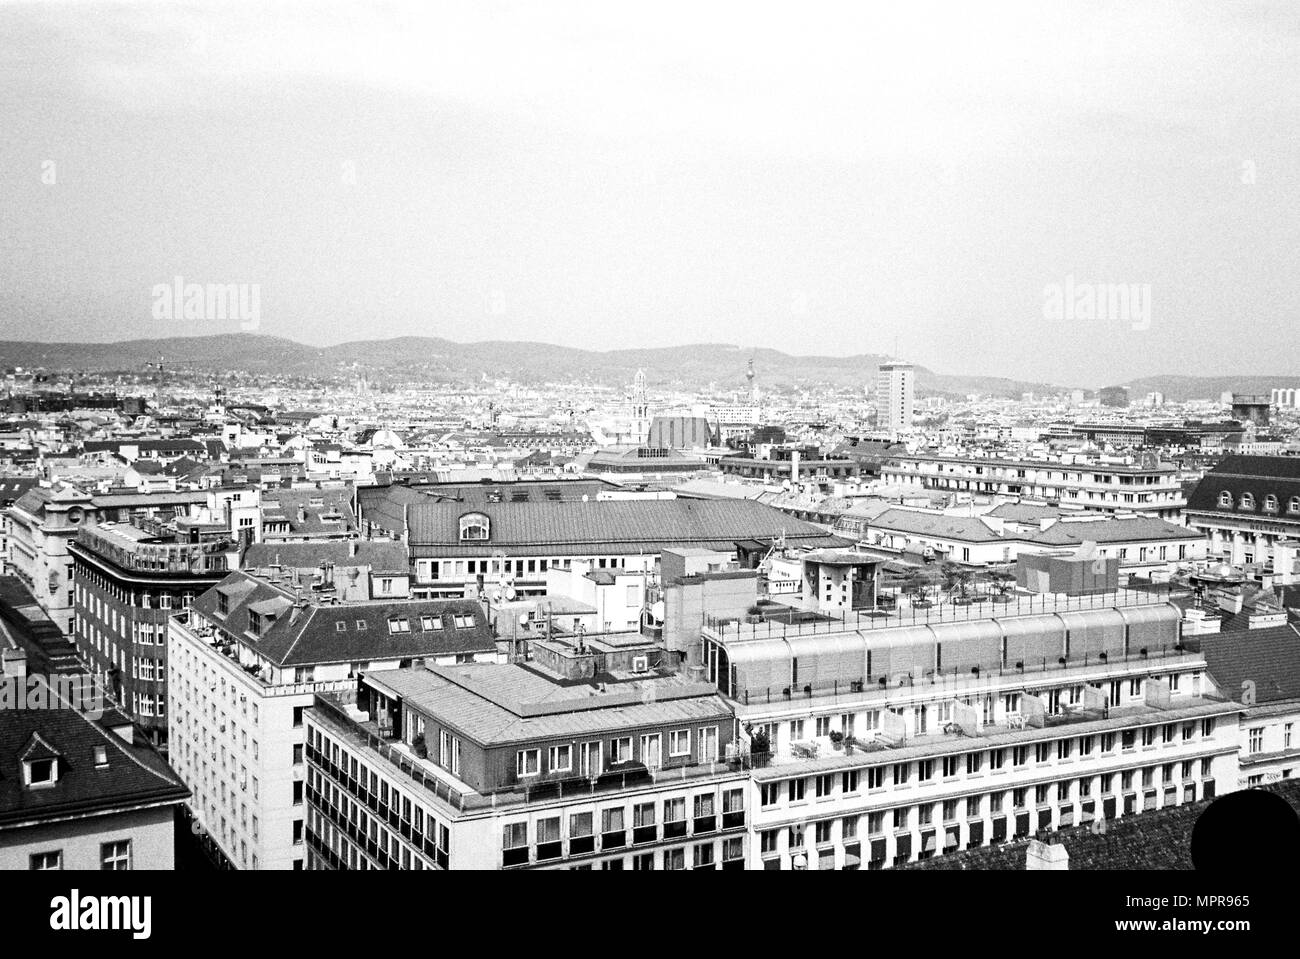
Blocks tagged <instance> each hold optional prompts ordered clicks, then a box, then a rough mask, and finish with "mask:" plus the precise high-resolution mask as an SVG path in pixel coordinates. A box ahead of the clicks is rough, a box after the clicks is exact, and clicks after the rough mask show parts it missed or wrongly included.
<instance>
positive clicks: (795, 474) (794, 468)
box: [790, 450, 799, 487]
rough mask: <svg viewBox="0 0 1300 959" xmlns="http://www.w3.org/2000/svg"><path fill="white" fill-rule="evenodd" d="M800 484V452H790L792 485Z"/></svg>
mask: <svg viewBox="0 0 1300 959" xmlns="http://www.w3.org/2000/svg"><path fill="white" fill-rule="evenodd" d="M798 483H799V451H798V450H791V451H790V485H791V486H792V487H793V486H796V485H798Z"/></svg>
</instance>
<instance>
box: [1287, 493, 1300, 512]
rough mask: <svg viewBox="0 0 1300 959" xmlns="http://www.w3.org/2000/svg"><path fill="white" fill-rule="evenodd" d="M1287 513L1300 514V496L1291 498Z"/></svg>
mask: <svg viewBox="0 0 1300 959" xmlns="http://www.w3.org/2000/svg"><path fill="white" fill-rule="evenodd" d="M1286 511H1287V512H1288V513H1300V496H1292V497H1291V502H1289V503H1287V506H1286Z"/></svg>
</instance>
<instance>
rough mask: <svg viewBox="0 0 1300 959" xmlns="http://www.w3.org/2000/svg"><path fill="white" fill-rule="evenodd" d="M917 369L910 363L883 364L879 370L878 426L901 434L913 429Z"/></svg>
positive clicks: (877, 376)
mask: <svg viewBox="0 0 1300 959" xmlns="http://www.w3.org/2000/svg"><path fill="white" fill-rule="evenodd" d="M915 412H916V370H915V369H914V368H913V366H912V365H911V364H910V363H881V364H880V367H879V369H878V370H877V371H876V426H877V428H879V429H881V430H887V431H888V432H890V433H894V434H898V433H901V432H904V431H905V430H910V429H911V428H912V416H913V414H914V413H915Z"/></svg>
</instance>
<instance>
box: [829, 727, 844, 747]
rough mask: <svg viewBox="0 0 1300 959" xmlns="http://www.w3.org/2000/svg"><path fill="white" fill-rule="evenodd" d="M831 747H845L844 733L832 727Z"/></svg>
mask: <svg viewBox="0 0 1300 959" xmlns="http://www.w3.org/2000/svg"><path fill="white" fill-rule="evenodd" d="M830 740H831V748H832V749H835V750H840V749H843V748H844V734H843V733H842V732H840V731H839V730H838V729H832V730H831V734H830Z"/></svg>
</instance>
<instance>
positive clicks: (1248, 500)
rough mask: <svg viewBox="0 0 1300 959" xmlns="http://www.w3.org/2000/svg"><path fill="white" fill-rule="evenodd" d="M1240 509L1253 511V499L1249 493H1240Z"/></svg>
mask: <svg viewBox="0 0 1300 959" xmlns="http://www.w3.org/2000/svg"><path fill="white" fill-rule="evenodd" d="M1241 508H1242V509H1254V508H1255V497H1254V495H1253V494H1251V493H1242V494H1241Z"/></svg>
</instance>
